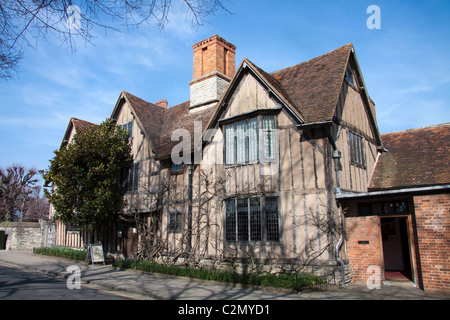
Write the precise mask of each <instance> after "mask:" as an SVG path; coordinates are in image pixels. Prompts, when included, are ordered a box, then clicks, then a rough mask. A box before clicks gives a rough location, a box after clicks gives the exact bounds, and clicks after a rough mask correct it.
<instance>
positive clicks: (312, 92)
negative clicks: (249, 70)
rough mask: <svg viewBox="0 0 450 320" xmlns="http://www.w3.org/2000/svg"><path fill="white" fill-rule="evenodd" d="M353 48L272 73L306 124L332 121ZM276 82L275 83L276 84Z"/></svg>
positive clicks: (336, 51)
mask: <svg viewBox="0 0 450 320" xmlns="http://www.w3.org/2000/svg"><path fill="white" fill-rule="evenodd" d="M352 50H353V45H352V44H348V45H345V46H343V47H340V48H338V49H335V50H333V51H331V52H329V53H326V54H324V55H321V56H319V57H317V58H314V59H311V60H308V61H305V62H302V63H300V64H297V65H295V66H292V67H288V68H285V69H282V70H279V71H275V72H272V73H271V76H272V80H271V81H274V82H277V83H278V86H280V87H282V88H283V89H284V91H285V92H286V94H287V96H288V99H289V100H290V101H292V103H293V104H294V106H295V107H296V108H297V109H298V111H299V112H300V113H301V114H302V115H303V116H304V119H305V122H306V123H312V122H324V121H330V120H332V118H333V114H334V111H335V109H336V105H337V102H338V99H339V95H340V93H341V88H342V83H343V80H344V76H345V70H346V67H347V64H348V61H349V57H350V53H351V52H352ZM273 79H274V80H273Z"/></svg>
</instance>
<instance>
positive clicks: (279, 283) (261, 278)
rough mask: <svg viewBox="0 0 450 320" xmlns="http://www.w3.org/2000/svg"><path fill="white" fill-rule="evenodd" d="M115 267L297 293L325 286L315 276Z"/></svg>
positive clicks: (133, 264) (130, 263) (144, 264)
mask: <svg viewBox="0 0 450 320" xmlns="http://www.w3.org/2000/svg"><path fill="white" fill-rule="evenodd" d="M113 266H115V267H117V268H123V269H134V270H142V271H145V272H155V273H162V274H167V275H173V276H181V277H188V278H196V279H203V280H213V281H219V282H227V283H240V284H244V285H251V286H265V287H278V288H288V289H293V290H297V291H298V290H300V289H302V288H305V287H312V286H320V285H323V284H324V280H323V279H322V278H320V277H319V276H317V275H314V274H288V273H282V274H271V273H263V274H246V273H244V274H239V273H236V272H233V271H219V270H210V269H207V268H189V267H183V266H174V265H161V264H158V263H155V262H148V261H134V260H119V261H116V262H114V263H113Z"/></svg>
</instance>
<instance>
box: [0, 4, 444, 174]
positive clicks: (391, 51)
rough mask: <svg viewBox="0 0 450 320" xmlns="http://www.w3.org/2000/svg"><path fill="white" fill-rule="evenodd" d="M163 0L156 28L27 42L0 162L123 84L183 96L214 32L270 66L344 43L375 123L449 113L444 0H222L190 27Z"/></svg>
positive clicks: (24, 155) (38, 156)
mask: <svg viewBox="0 0 450 320" xmlns="http://www.w3.org/2000/svg"><path fill="white" fill-rule="evenodd" d="M75 3H76V2H75ZM173 3H174V6H173V12H172V14H171V16H170V17H169V19H170V22H169V24H168V25H167V26H166V28H165V30H164V31H163V32H161V31H159V30H158V29H156V28H154V27H153V26H151V25H142V26H140V27H139V28H137V29H129V30H123V31H122V32H120V33H118V32H114V31H108V32H107V33H106V34H105V32H104V31H103V30H100V29H98V30H93V33H94V35H96V37H97V38H96V39H94V45H91V44H87V45H85V44H84V43H78V45H77V51H76V52H74V53H73V52H71V50H70V49H68V48H67V46H65V45H61V43H60V42H59V40H58V38H57V37H53V36H52V35H49V36H47V39H46V41H41V42H39V43H38V45H37V46H36V48H26V49H25V52H24V54H25V55H24V59H23V62H22V64H21V66H20V73H19V74H18V77H17V79H14V80H9V81H6V82H5V81H2V82H0V94H1V97H2V104H1V107H0V150H1V153H0V167H3V168H5V167H7V166H9V165H11V164H13V163H21V164H23V165H25V166H27V167H31V166H34V167H37V168H38V169H44V168H47V167H48V165H49V160H50V159H51V158H52V157H53V151H54V150H55V149H57V148H58V147H59V145H60V143H61V140H62V138H63V135H64V132H65V130H66V128H67V124H68V122H69V119H70V117H71V116H73V117H77V118H81V119H84V120H87V121H91V122H95V123H101V122H102V121H103V120H105V119H106V118H107V117H109V116H110V114H111V112H112V109H113V107H114V104H115V102H116V100H117V98H118V97H119V94H120V92H121V90H125V91H128V92H130V93H132V94H134V95H136V96H138V97H140V98H142V99H145V100H147V101H150V102H156V101H158V100H161V99H167V100H168V101H169V105H175V104H178V103H181V102H184V101H186V100H189V85H188V83H189V81H190V80H192V45H193V44H194V43H196V42H198V41H200V40H203V39H206V38H208V37H210V36H212V35H214V34H218V35H220V36H222V37H223V38H225V39H226V40H228V41H229V42H232V43H233V44H235V45H236V46H237V52H236V66H237V65H239V63H240V61H241V60H242V59H243V58H248V59H250V60H251V61H252V62H254V63H255V64H256V65H258V66H259V67H261V68H263V69H264V70H266V71H268V72H272V71H276V70H279V69H282V68H285V67H288V66H291V65H294V64H297V63H300V62H302V61H305V60H308V59H311V58H314V57H316V56H319V55H321V54H324V53H326V52H329V51H331V50H333V49H335V48H338V47H340V46H342V45H345V44H347V43H350V42H352V43H353V45H354V46H355V50H356V54H357V57H358V61H359V64H360V66H361V69H362V73H363V75H364V79H365V82H366V85H367V88H368V91H369V94H370V96H371V97H372V99H373V100H374V101H375V103H376V108H377V119H378V125H379V128H380V131H381V132H382V133H384V132H391V131H400V130H405V129H409V128H416V127H422V126H428V125H433V124H439V123H445V122H449V121H450V59H449V58H450V22H449V18H450V2H449V1H445V0H435V1H407V0H389V1H385V0H371V1H365V0H340V1H336V0H320V1H310V0H308V1H306V0H303V1H278V2H274V1H266V0H251V1H250V0H249V1H238V0H231V1H227V0H225V1H224V3H225V5H226V7H227V8H228V9H229V10H230V11H231V12H232V13H233V14H231V15H230V14H226V13H224V12H218V13H217V14H216V15H214V16H209V17H207V18H206V20H207V23H205V24H204V25H203V26H200V27H192V24H191V22H190V20H186V9H185V8H184V7H181V6H179V5H178V4H177V3H178V2H177V1H173ZM370 5H377V6H379V8H380V10H381V29H373V30H370V29H368V28H367V26H366V21H367V19H368V18H369V17H370V16H371V14H368V13H367V12H366V10H367V8H368V7H369V6H370Z"/></svg>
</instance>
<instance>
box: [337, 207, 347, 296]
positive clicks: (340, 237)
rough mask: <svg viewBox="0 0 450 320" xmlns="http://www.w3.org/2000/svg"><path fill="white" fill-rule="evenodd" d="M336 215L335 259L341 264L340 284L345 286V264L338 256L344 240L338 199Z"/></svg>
mask: <svg viewBox="0 0 450 320" xmlns="http://www.w3.org/2000/svg"><path fill="white" fill-rule="evenodd" d="M338 215H339V241H338V242H337V243H336V247H335V252H336V261H337V262H338V263H339V264H340V265H341V285H342V287H345V265H344V261H342V259H341V258H340V257H339V253H340V250H341V246H342V242H343V241H344V232H343V227H342V207H341V203H340V201H338Z"/></svg>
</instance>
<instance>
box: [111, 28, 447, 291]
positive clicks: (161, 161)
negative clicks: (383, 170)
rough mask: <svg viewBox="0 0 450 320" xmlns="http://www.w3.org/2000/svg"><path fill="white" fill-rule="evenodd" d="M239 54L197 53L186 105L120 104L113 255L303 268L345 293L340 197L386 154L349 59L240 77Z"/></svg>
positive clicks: (346, 254) (205, 44) (218, 48)
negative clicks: (123, 141) (119, 198)
mask: <svg viewBox="0 0 450 320" xmlns="http://www.w3.org/2000/svg"><path fill="white" fill-rule="evenodd" d="M235 51H236V47H235V46H234V45H233V44H231V43H229V42H227V41H226V40H224V39H223V38H221V37H219V36H217V35H215V36H212V37H210V38H208V39H206V40H203V41H201V42H199V43H197V44H195V45H194V46H193V79H192V80H191V81H190V82H189V86H190V99H189V100H188V101H186V102H184V103H181V104H178V105H174V106H170V107H169V104H168V101H167V100H160V101H158V102H155V103H151V102H148V101H145V100H143V99H141V98H138V97H136V96H134V95H132V94H130V93H128V92H124V91H123V92H121V93H120V95H119V98H118V100H117V102H116V104H115V106H114V109H113V111H112V114H111V118H112V119H113V120H114V121H115V122H116V123H117V124H118V125H120V126H122V127H123V128H124V129H126V130H127V131H128V133H129V138H130V141H131V143H132V153H133V157H134V164H133V165H132V166H131V167H129V168H124V170H123V172H122V173H121V177H120V183H121V184H122V187H123V190H124V193H125V200H126V205H125V207H124V208H123V211H124V212H123V213H124V215H125V216H127V217H128V218H129V219H128V221H127V223H123V224H121V225H120V226H117V229H116V230H115V237H116V238H117V239H122V238H126V239H127V243H128V245H127V246H125V247H124V245H123V241H122V242H120V241H119V242H120V243H122V245H121V246H118V245H116V247H115V248H114V246H113V247H112V249H113V250H112V251H114V249H116V251H120V250H122V251H123V250H124V248H128V249H127V252H126V253H127V255H129V256H132V255H133V254H142V252H143V251H145V250H147V251H148V252H147V254H149V252H151V254H154V255H158V256H159V257H160V258H161V259H164V257H170V258H171V259H174V258H176V259H180V260H181V259H194V260H195V261H196V263H198V264H202V263H204V264H208V263H209V264H214V263H217V264H219V263H225V262H230V261H231V262H233V263H239V264H240V266H241V268H251V267H254V266H255V265H264V266H266V267H267V268H283V269H290V270H298V269H302V268H303V267H307V268H309V269H310V270H311V269H313V270H316V271H320V272H322V273H324V274H327V275H328V276H329V277H330V278H332V279H334V280H335V281H337V282H339V283H342V284H344V283H345V281H350V280H351V279H352V263H354V261H357V258H355V257H354V256H352V254H353V252H354V251H352V250H351V249H349V248H348V247H347V239H348V237H349V236H350V235H351V234H352V230H351V229H350V228H348V226H347V225H346V224H345V222H346V221H345V219H346V214H347V212H348V208H349V207H350V208H351V207H352V206H354V204H352V202H351V201H350V200H351V199H350V198H351V196H350V195H352V196H355V195H357V194H365V193H367V192H368V191H369V186H370V185H371V183H372V184H373V183H375V182H374V179H375V178H374V172H377V171H376V170H375V168H376V165H377V162H378V161H379V158H380V155H381V154H383V153H384V152H385V151H386V149H385V148H384V147H383V143H382V137H381V135H380V133H379V130H378V126H377V120H376V114H375V104H374V102H373V101H372V100H371V98H370V96H369V94H368V90H367V88H366V85H365V82H364V79H363V75H362V72H361V69H360V66H359V63H358V60H357V57H356V53H355V48H354V46H353V45H352V44H347V45H344V46H342V47H340V48H337V49H335V50H333V51H330V52H328V53H326V54H324V55H321V56H319V57H316V58H314V59H311V60H308V61H305V62H302V63H300V64H297V65H294V66H290V67H287V68H285V69H281V70H279V71H275V72H271V73H268V72H266V71H264V70H262V69H261V68H259V67H258V66H257V65H255V64H254V63H253V62H251V61H250V60H248V59H243V61H242V62H241V63H240V64H239V66H238V67H237V68H236V66H235ZM379 178H380V177H379V176H378V175H377V177H376V179H379ZM382 178H383V177H381V179H382ZM447 182H448V181H447ZM346 197H347V198H346ZM346 201H347V202H346ZM353 203H354V202H353ZM144 229H145V230H144ZM143 230H144V231H145V232H143ZM363 240H364V239H363ZM364 241H365V240H364ZM119 242H118V243H119ZM130 243H131V245H130ZM366 264H367V263H366ZM366 264H362V266H365V267H369V265H370V264H368V265H367V266H366ZM357 265H358V264H357ZM378 265H379V266H380V267H382V266H381V265H380V264H378ZM358 267H359V265H358ZM357 269H358V268H357ZM358 270H360V269H358ZM358 272H359V271H358ZM447 274H448V273H447ZM356 279H363V280H365V279H366V278H364V277H359V278H358V277H356Z"/></svg>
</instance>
